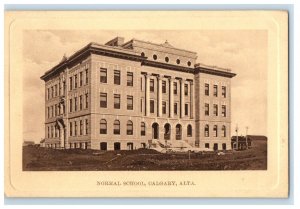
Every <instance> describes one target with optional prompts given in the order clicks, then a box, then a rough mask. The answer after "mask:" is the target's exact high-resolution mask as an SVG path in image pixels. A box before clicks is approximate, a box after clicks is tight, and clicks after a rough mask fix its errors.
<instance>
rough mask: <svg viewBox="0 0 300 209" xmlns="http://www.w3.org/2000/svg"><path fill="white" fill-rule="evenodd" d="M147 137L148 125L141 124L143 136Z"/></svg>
mask: <svg viewBox="0 0 300 209" xmlns="http://www.w3.org/2000/svg"><path fill="white" fill-rule="evenodd" d="M145 135H146V124H145V123H144V122H141V136H145Z"/></svg>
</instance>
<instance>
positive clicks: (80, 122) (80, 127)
mask: <svg viewBox="0 0 300 209" xmlns="http://www.w3.org/2000/svg"><path fill="white" fill-rule="evenodd" d="M79 134H80V135H83V120H80V121H79Z"/></svg>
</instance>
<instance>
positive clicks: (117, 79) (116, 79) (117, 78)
mask: <svg viewBox="0 0 300 209" xmlns="http://www.w3.org/2000/svg"><path fill="white" fill-rule="evenodd" d="M120 77H121V72H120V71H119V70H115V71H114V84H116V85H120V84H121V78H120Z"/></svg>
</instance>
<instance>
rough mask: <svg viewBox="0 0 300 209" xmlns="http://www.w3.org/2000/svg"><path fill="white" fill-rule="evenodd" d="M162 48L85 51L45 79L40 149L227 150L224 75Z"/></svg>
mask: <svg viewBox="0 0 300 209" xmlns="http://www.w3.org/2000/svg"><path fill="white" fill-rule="evenodd" d="M196 59H197V54H196V53H195V52H191V51H187V50H183V49H177V48H175V47H173V46H172V45H170V44H169V43H168V42H167V41H166V42H165V43H164V44H155V43H151V42H145V41H141V40H136V39H132V40H131V41H129V42H126V43H124V39H123V38H121V37H117V38H115V39H112V40H111V41H109V42H107V43H106V44H104V45H100V44H97V43H90V44H88V45H87V46H85V47H84V48H82V49H80V50H79V51H77V52H76V53H74V54H73V55H72V56H70V57H68V58H67V57H65V56H64V57H63V59H62V60H61V62H60V63H59V64H58V65H56V66H55V67H53V68H52V69H51V70H49V71H47V72H46V73H45V74H44V75H43V76H42V77H41V79H42V80H44V81H45V92H46V93H45V118H46V120H45V146H46V147H52V148H66V149H69V148H82V149H96V150H120V149H122V150H132V149H138V148H146V147H149V145H150V144H151V142H152V141H153V140H161V141H167V140H170V141H179V140H183V141H185V142H187V143H189V144H190V145H192V146H196V147H206V148H211V149H214V150H224V149H230V147H231V146H230V144H231V140H230V139H231V134H230V129H231V127H230V125H231V117H230V115H231V112H230V106H231V103H230V98H231V88H230V87H231V83H230V82H231V81H230V80H231V78H232V77H234V76H235V74H234V73H232V72H231V71H230V70H228V69H223V68H218V67H214V66H213V67H212V66H206V65H203V64H199V63H196Z"/></svg>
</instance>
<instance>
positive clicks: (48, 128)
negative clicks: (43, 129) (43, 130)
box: [47, 126, 50, 138]
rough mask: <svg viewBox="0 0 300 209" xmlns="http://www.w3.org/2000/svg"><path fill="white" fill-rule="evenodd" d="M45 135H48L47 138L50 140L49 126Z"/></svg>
mask: <svg viewBox="0 0 300 209" xmlns="http://www.w3.org/2000/svg"><path fill="white" fill-rule="evenodd" d="M47 135H48V138H50V127H49V126H48V127H47Z"/></svg>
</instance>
